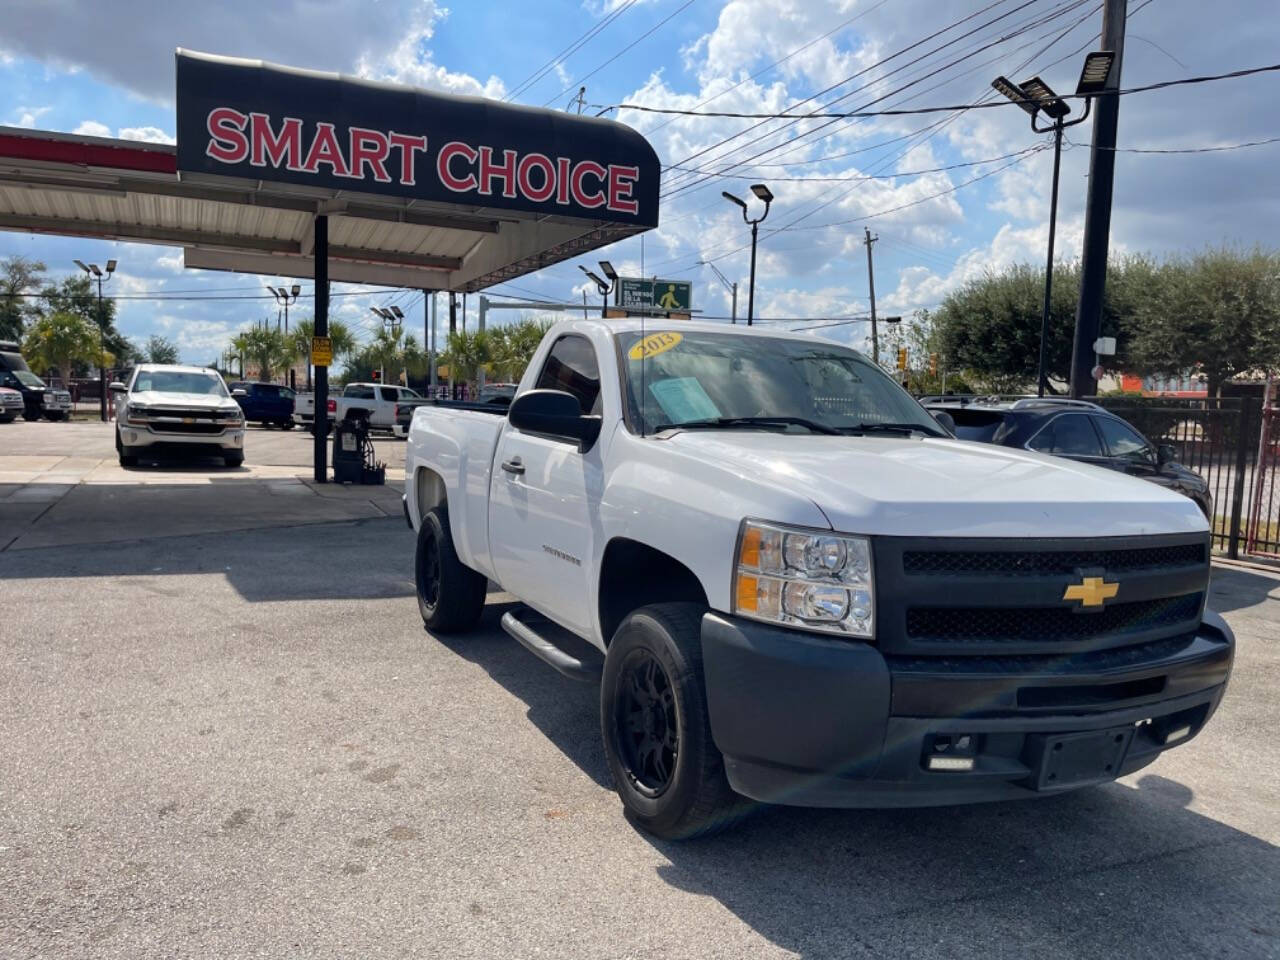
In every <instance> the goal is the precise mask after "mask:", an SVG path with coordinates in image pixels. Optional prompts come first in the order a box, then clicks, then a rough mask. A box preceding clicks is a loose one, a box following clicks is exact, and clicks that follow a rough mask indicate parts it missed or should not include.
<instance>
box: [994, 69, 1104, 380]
mask: <svg viewBox="0 0 1280 960" xmlns="http://www.w3.org/2000/svg"><path fill="white" fill-rule="evenodd" d="M1114 59H1115V57H1114V55H1113V54H1111V53H1108V52H1106V51H1099V52H1095V53H1091V54H1089V55H1088V56H1086V57H1085V58H1084V69H1083V70H1082V71H1081V73H1080V82H1079V83H1078V84H1077V85H1076V96H1082V97H1084V98H1085V101H1084V113H1082V114H1081V115H1080V116H1078V117H1077V118H1076V119H1074V120H1071V121H1067V119H1066V118H1067V115H1068V114H1069V113H1071V107H1070V106H1069V105H1068V104H1067V102H1066V101H1065V100H1063V99H1062V98H1061V97H1059V96H1058V95H1057V94H1056V93H1054V92H1053V90H1051V89H1050V88H1049V85H1048V84H1047V83H1045V82H1044V81H1043V80H1041V79H1040V78H1039V77H1032V78H1031V79H1030V80H1027V81H1026V82H1025V83H1022V84H1015V83H1013V82H1011V81H1009V80H1007V79H1005V78H1004V77H996V78H995V79H994V80H993V81H991V86H993V87H994V88H995V89H996V90H997V91H999V92H1000V93H1002V94H1004V96H1006V97H1007V98H1008V99H1009V100H1011V101H1012V102H1013V103H1016V104H1017V105H1018V106H1019V107H1021V108H1022V109H1023V110H1025V111H1026V112H1027V113H1028V115H1030V117H1031V129H1032V130H1034V131H1035V132H1036V133H1049V132H1050V131H1053V188H1052V192H1051V194H1050V199H1049V251H1048V254H1047V257H1046V261H1045V271H1044V309H1043V311H1041V314H1040V360H1039V363H1038V364H1037V365H1036V396H1040V397H1043V396H1044V392H1045V389H1046V387H1047V386H1048V379H1049V378H1048V374H1047V373H1046V371H1045V351H1046V348H1047V345H1048V340H1049V305H1050V300H1051V298H1052V296H1053V241H1054V236H1055V234H1056V233H1057V229H1058V170H1059V167H1060V166H1061V162H1062V131H1063V130H1064V129H1066V128H1067V127H1074V126H1075V125H1076V124H1078V123H1084V122H1085V120H1087V119H1088V118H1089V110H1090V108H1091V107H1092V105H1093V97H1094V96H1096V95H1097V94H1098V92H1099V91H1101V90H1102V88H1103V87H1104V86H1105V85H1106V82H1107V76H1108V75H1109V74H1110V73H1111V64H1112V61H1113V60H1114ZM1041 112H1043V113H1044V115H1045V116H1046V117H1048V118H1049V119H1050V120H1052V121H1053V125H1052V126H1050V127H1040V126H1037V125H1036V117H1037V116H1038V115H1039V114H1040V113H1041Z"/></svg>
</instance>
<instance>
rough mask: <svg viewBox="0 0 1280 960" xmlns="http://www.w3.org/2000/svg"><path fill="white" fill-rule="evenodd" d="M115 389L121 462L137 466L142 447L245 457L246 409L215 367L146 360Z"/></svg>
mask: <svg viewBox="0 0 1280 960" xmlns="http://www.w3.org/2000/svg"><path fill="white" fill-rule="evenodd" d="M111 391H112V394H113V395H114V397H115V405H116V452H117V453H119V454H120V465H121V466H125V467H131V466H134V465H135V464H136V463H137V462H138V456H139V455H140V454H141V453H143V452H153V453H176V454H188V455H190V456H197V457H218V456H220V457H222V459H223V460H224V461H225V462H226V464H227V466H229V467H238V466H240V464H242V463H244V414H243V413H242V412H241V410H240V405H239V404H238V403H236V402H235V400H233V399H232V398H231V393H230V391H228V390H227V385H226V384H225V383H223V382H222V377H221V376H219V375H218V372H217V371H216V370H210V369H208V368H207V367H184V366H178V365H175V364H156V363H146V364H142V365H140V366H138V367H136V368H135V369H134V371H133V376H132V377H130V379H129V384H128V386H126V385H125V384H123V383H113V384H111Z"/></svg>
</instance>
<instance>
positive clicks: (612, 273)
mask: <svg viewBox="0 0 1280 960" xmlns="http://www.w3.org/2000/svg"><path fill="white" fill-rule="evenodd" d="M600 269H601V270H603V271H604V275H605V276H606V277H608V278H609V282H610V283H617V282H618V271H617V270H615V269H613V264H612V263H610V262H609V261H608V260H601V261H600Z"/></svg>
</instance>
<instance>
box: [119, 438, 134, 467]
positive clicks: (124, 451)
mask: <svg viewBox="0 0 1280 960" xmlns="http://www.w3.org/2000/svg"><path fill="white" fill-rule="evenodd" d="M116 453H117V454H118V455H119V457H120V466H122V467H136V466H137V465H138V455H137V454H136V453H130V452H129V448H128V447H126V446H125V445H124V444H123V443H121V442H120V431H119V430H117V431H116Z"/></svg>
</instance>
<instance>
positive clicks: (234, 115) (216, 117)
mask: <svg viewBox="0 0 1280 960" xmlns="http://www.w3.org/2000/svg"><path fill="white" fill-rule="evenodd" d="M248 122H249V118H248V117H246V116H245V115H244V114H243V113H241V112H240V111H239V110H232V109H231V108H230V107H215V108H214V109H212V110H210V111H209V116H208V117H207V118H206V120H205V127H206V128H207V129H208V131H209V138H210V139H209V145H208V146H207V147H205V150H204V152H205V154H206V155H207V156H210V157H213V159H215V160H221V161H222V162H223V163H243V162H244V159H245V157H247V156H249V138H248V137H246V136H245V135H244V126H245V124H246V123H248Z"/></svg>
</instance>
